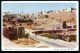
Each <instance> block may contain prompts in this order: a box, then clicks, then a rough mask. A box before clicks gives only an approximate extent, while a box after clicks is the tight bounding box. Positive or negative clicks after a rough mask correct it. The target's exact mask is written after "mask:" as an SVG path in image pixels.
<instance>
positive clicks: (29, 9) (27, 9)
mask: <svg viewBox="0 0 80 53" xmlns="http://www.w3.org/2000/svg"><path fill="white" fill-rule="evenodd" d="M71 7H73V8H76V3H3V12H16V13H20V12H22V11H23V12H24V13H37V12H45V11H49V10H54V11H55V10H61V9H67V8H71Z"/></svg>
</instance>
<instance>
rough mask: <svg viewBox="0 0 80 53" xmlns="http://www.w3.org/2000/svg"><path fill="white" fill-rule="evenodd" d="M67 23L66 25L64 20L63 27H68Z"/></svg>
mask: <svg viewBox="0 0 80 53" xmlns="http://www.w3.org/2000/svg"><path fill="white" fill-rule="evenodd" d="M66 27H67V25H66V21H63V29H66Z"/></svg>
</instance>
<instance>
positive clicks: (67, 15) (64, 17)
mask: <svg viewBox="0 0 80 53" xmlns="http://www.w3.org/2000/svg"><path fill="white" fill-rule="evenodd" d="M47 15H48V16H49V18H54V19H56V20H57V21H67V22H76V13H75V10H72V11H64V12H56V13H47Z"/></svg>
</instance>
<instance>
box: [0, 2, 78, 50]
mask: <svg viewBox="0 0 80 53" xmlns="http://www.w3.org/2000/svg"><path fill="white" fill-rule="evenodd" d="M3 3H76V5H77V6H76V10H77V12H76V14H77V15H76V17H77V33H76V34H77V47H76V48H74V49H69V48H3V47H2V44H1V47H2V48H1V49H2V51H78V50H79V27H78V26H79V8H78V6H79V2H78V1H2V2H1V7H2V8H1V25H2V24H3V20H2V12H3V10H2V9H3ZM2 28H3V27H2ZM2 28H1V32H2V31H3V30H2ZM2 34H3V32H2V33H1V43H2V42H3V40H2V38H3V37H2Z"/></svg>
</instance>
